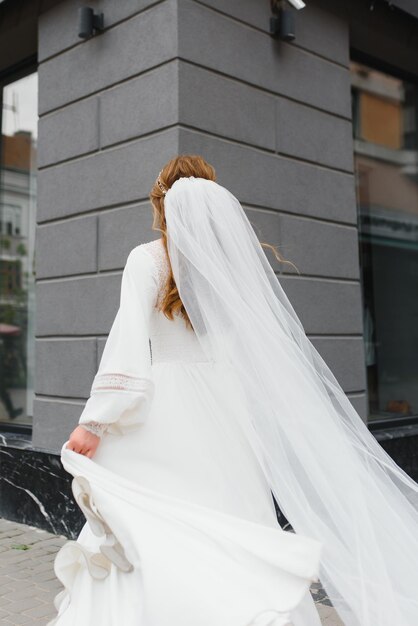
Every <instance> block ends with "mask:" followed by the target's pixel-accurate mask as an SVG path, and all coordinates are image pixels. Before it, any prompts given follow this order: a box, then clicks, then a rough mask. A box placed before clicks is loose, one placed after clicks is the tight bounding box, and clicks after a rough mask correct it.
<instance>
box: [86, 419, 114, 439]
mask: <svg viewBox="0 0 418 626" xmlns="http://www.w3.org/2000/svg"><path fill="white" fill-rule="evenodd" d="M108 425H109V424H105V423H102V422H86V423H85V424H80V426H82V427H83V428H84V429H85V430H88V431H89V432H90V433H93V435H96V436H97V437H102V436H103V434H104V433H105V432H106V429H107V427H108Z"/></svg>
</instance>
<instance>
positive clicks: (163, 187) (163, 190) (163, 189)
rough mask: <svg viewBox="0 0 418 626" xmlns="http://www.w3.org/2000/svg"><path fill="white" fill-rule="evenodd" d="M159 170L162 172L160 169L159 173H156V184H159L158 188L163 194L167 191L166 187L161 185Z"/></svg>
mask: <svg viewBox="0 0 418 626" xmlns="http://www.w3.org/2000/svg"><path fill="white" fill-rule="evenodd" d="M161 172H162V170H161V171H160V173H159V174H158V177H157V185H158V186H159V188H160V189H161V191H162V192H163V194H164V195H165V194H166V193H167V189H166V188H165V186H164V185H163V183H162V182H161V180H160V175H161Z"/></svg>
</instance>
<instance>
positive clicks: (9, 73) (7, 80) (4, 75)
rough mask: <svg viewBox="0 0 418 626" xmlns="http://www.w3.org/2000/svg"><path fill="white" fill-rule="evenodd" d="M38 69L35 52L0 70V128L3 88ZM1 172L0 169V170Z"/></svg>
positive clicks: (27, 431) (24, 429)
mask: <svg viewBox="0 0 418 626" xmlns="http://www.w3.org/2000/svg"><path fill="white" fill-rule="evenodd" d="M38 71H39V63H38V56H37V54H32V55H30V56H28V57H26V58H25V59H22V60H21V61H20V62H19V63H16V64H14V65H11V66H9V67H7V68H6V69H4V70H0V128H2V126H3V90H4V88H5V87H7V86H8V85H10V84H11V83H13V82H15V81H16V80H19V79H20V78H24V77H25V76H28V75H29V74H33V73H34V72H38ZM2 156H3V142H2V134H1V132H0V163H2V162H3V158H2ZM0 172H1V170H0ZM32 430H33V424H15V423H13V422H12V423H10V422H0V433H4V434H5V435H7V434H12V435H13V434H16V435H20V436H22V437H23V438H25V439H27V440H29V441H30V440H31V439H32Z"/></svg>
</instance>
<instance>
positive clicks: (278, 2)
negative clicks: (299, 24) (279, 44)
mask: <svg viewBox="0 0 418 626" xmlns="http://www.w3.org/2000/svg"><path fill="white" fill-rule="evenodd" d="M288 2H289V3H290V4H291V5H292V6H293V7H294V8H295V9H303V7H304V6H305V3H304V2H302V0H288ZM270 6H271V11H272V13H273V16H272V17H270V35H271V36H272V37H273V38H274V39H284V40H285V41H293V39H294V38H295V11H294V10H293V9H289V8H286V5H285V3H284V2H283V0H270Z"/></svg>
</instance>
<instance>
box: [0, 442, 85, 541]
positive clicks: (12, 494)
mask: <svg viewBox="0 0 418 626" xmlns="http://www.w3.org/2000/svg"><path fill="white" fill-rule="evenodd" d="M5 437H7V435H6V436H5ZM5 437H3V436H2V441H3V443H2V444H1V445H0V517H4V518H5V519H9V520H12V521H16V522H20V523H23V524H30V525H32V526H36V527H37V528H42V529H44V530H48V531H49V532H52V533H55V534H59V535H65V536H66V537H68V538H69V539H75V538H76V537H77V536H78V533H79V532H80V530H81V528H82V526H83V524H84V522H85V518H84V516H83V514H82V513H81V511H80V509H79V508H78V506H77V504H76V503H75V501H74V498H73V494H72V491H71V480H72V476H70V474H68V473H67V472H66V471H65V470H64V468H63V466H62V464H61V460H60V458H59V456H57V455H55V454H50V453H47V452H41V451H37V450H33V449H31V448H30V447H28V446H27V445H25V443H24V441H23V440H20V441H19V440H18V439H16V438H13V440H12V441H10V445H9V440H10V438H8V439H5ZM5 441H6V442H7V444H6V445H4V443H5ZM11 444H13V445H11Z"/></svg>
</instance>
